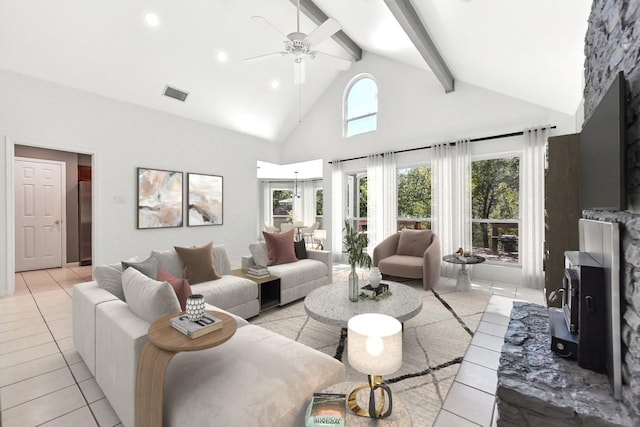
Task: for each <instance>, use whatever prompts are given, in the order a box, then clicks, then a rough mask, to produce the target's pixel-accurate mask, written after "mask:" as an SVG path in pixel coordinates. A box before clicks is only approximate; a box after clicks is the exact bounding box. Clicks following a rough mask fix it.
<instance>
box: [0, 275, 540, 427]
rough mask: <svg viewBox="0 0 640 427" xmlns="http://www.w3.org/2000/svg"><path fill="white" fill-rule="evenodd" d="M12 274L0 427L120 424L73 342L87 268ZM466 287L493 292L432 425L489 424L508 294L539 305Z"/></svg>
mask: <svg viewBox="0 0 640 427" xmlns="http://www.w3.org/2000/svg"><path fill="white" fill-rule="evenodd" d="M341 269H344V268H343V266H336V270H338V271H342V270H341ZM347 270H348V267H347ZM15 278H16V292H15V294H14V295H12V296H10V297H2V298H0V409H1V418H0V426H3V427H12V426H19V427H29V426H47V427H51V426H73V427H76V426H78V427H85V426H87V427H88V426H100V427H105V426H108V427H113V426H121V425H122V424H120V421H119V419H118V416H117V415H116V414H115V412H114V411H113V409H112V408H111V405H110V404H109V402H108V401H107V399H106V398H105V397H104V395H103V394H102V391H101V390H100V387H99V386H98V385H97V384H96V381H95V379H94V378H93V377H92V376H91V373H90V372H89V371H88V369H87V367H86V366H85V364H84V362H82V359H81V358H80V356H79V354H78V352H77V351H76V350H75V348H74V346H73V338H72V326H71V297H72V290H73V286H74V284H76V283H81V282H84V281H87V280H90V279H91V267H90V266H88V267H78V268H62V269H53V270H40V271H32V272H25V273H18V274H16V276H15ZM472 286H473V287H476V288H480V289H485V290H487V291H489V292H492V293H493V294H494V296H493V297H492V298H491V301H490V302H489V305H488V307H487V310H486V312H485V314H484V316H483V318H482V321H481V322H480V325H479V326H478V330H477V332H476V334H475V336H474V338H473V340H472V342H471V345H470V346H469V349H468V350H467V353H466V355H465V357H464V361H463V363H462V365H461V366H460V370H459V372H458V375H457V376H456V379H455V382H454V384H453V385H452V387H451V389H450V391H449V394H448V395H447V398H446V400H445V403H444V406H443V408H442V410H441V411H440V414H439V416H438V419H437V420H436V422H435V426H438V427H455V426H492V425H495V418H496V416H495V405H494V393H495V388H496V384H497V374H496V370H497V368H498V359H499V352H500V347H501V345H502V336H503V335H504V332H505V331H506V325H507V323H508V319H509V313H510V310H511V304H512V302H513V300H514V299H522V300H527V301H531V302H535V303H539V304H543V298H542V293H541V291H534V290H531V289H522V288H515V287H509V286H505V285H503V284H492V283H473V285H472ZM447 287H455V280H454V279H446V278H443V279H442V280H441V282H440V283H439V284H438V287H437V288H436V289H439V288H447Z"/></svg>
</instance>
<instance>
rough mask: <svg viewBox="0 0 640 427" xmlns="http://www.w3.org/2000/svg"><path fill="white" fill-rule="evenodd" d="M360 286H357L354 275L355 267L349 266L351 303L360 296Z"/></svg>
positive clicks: (356, 279)
mask: <svg viewBox="0 0 640 427" xmlns="http://www.w3.org/2000/svg"><path fill="white" fill-rule="evenodd" d="M359 291H360V286H359V285H358V275H357V274H356V266H355V265H352V266H351V273H349V300H350V301H352V302H356V301H358V295H359V294H360V292H359Z"/></svg>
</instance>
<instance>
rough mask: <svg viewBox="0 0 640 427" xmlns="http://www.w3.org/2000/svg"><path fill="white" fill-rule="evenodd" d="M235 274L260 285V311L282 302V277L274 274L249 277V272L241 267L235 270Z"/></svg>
mask: <svg viewBox="0 0 640 427" xmlns="http://www.w3.org/2000/svg"><path fill="white" fill-rule="evenodd" d="M233 275H234V276H237V277H243V278H245V279H249V280H251V281H252V282H255V283H256V284H257V285H258V301H259V302H260V311H265V310H267V309H269V308H272V307H275V306H277V305H279V304H280V277H278V276H274V275H273V274H272V275H270V276H268V277H261V278H256V277H249V276H247V272H246V271H244V270H243V269H241V268H238V269H235V270H233Z"/></svg>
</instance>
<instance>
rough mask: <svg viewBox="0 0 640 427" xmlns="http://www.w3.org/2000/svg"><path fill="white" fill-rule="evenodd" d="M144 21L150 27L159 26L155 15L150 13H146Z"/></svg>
mask: <svg viewBox="0 0 640 427" xmlns="http://www.w3.org/2000/svg"><path fill="white" fill-rule="evenodd" d="M144 21H145V22H146V23H147V25H148V26H150V27H157V26H158V25H159V24H160V20H159V19H158V15H156V14H155V13H151V12H149V13H147V14H146V15H144Z"/></svg>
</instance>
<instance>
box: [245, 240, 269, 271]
mask: <svg viewBox="0 0 640 427" xmlns="http://www.w3.org/2000/svg"><path fill="white" fill-rule="evenodd" d="M249 252H251V257H252V258H253V262H254V263H255V264H256V265H261V266H263V267H266V266H267V264H269V256H268V255H267V243H266V242H256V243H251V244H250V245H249Z"/></svg>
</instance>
